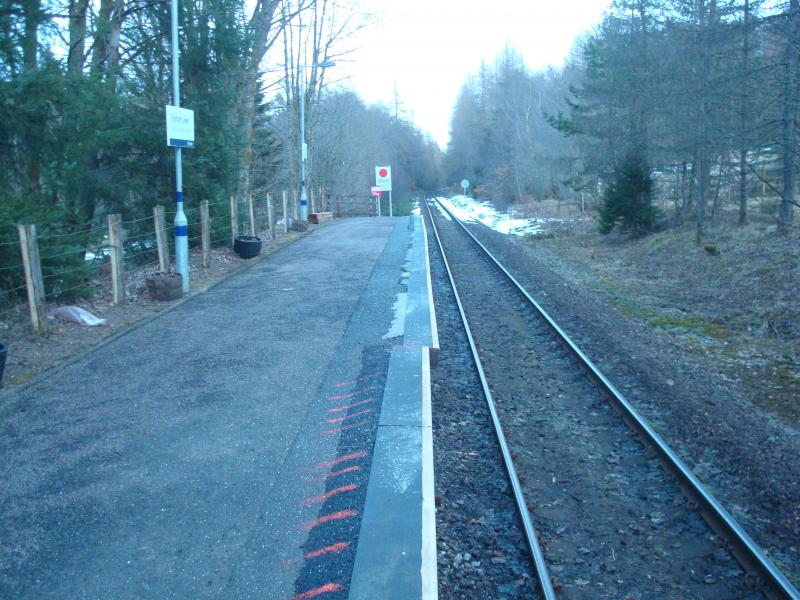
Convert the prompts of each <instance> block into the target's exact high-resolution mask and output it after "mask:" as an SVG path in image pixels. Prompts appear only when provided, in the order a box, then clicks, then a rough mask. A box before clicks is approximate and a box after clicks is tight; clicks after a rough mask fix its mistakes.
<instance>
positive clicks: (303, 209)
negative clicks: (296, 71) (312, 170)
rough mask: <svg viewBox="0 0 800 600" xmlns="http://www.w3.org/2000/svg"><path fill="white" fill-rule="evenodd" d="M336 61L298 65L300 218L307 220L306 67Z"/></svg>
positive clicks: (322, 66)
mask: <svg viewBox="0 0 800 600" xmlns="http://www.w3.org/2000/svg"><path fill="white" fill-rule="evenodd" d="M335 66H336V62H335V61H332V60H325V61H322V62H321V63H319V64H316V65H300V220H301V221H308V195H307V194H306V158H308V146H307V145H306V69H307V68H308V67H318V68H322V69H327V68H328V67H335Z"/></svg>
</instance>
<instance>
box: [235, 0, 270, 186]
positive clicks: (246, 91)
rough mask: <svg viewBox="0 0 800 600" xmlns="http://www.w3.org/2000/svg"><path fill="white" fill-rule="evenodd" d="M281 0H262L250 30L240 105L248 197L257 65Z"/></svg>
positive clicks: (242, 178) (267, 44)
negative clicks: (250, 38)
mask: <svg viewBox="0 0 800 600" xmlns="http://www.w3.org/2000/svg"><path fill="white" fill-rule="evenodd" d="M278 1H279V0H259V2H258V3H257V4H256V8H255V10H254V11H253V16H252V18H251V19H250V31H251V33H252V36H253V45H252V46H251V48H250V54H249V56H247V57H246V58H245V61H244V62H245V67H244V71H243V80H242V92H241V94H242V95H241V97H240V105H241V107H242V108H241V111H240V114H241V115H242V134H243V138H244V149H243V153H242V167H241V176H240V188H241V192H242V195H243V196H244V197H245V198H247V197H248V195H249V194H250V193H251V190H250V166H251V165H252V163H253V135H254V133H255V120H256V94H257V93H258V78H259V70H258V67H259V65H260V64H261V60H262V59H263V58H264V55H265V54H266V52H267V50H268V49H269V47H270V46H271V45H272V44H271V41H270V36H269V33H270V29H271V28H272V25H273V18H274V15H275V9H276V8H277V7H278Z"/></svg>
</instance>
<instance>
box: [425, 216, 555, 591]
mask: <svg viewBox="0 0 800 600" xmlns="http://www.w3.org/2000/svg"><path fill="white" fill-rule="evenodd" d="M424 204H425V207H426V209H427V211H428V218H429V220H430V224H431V229H433V234H434V237H435V238H436V244H437V245H438V247H439V253H440V254H441V256H442V261H444V266H445V269H446V270H447V276H448V278H449V279H450V286H451V288H452V290H453V295H454V296H455V299H456V304H457V305H458V312H459V313H461V321H462V322H463V324H464V331H465V332H466V334H467V340H468V341H469V347H470V350H471V352H472V360H473V361H474V363H475V368H476V369H477V371H478V377H479V378H480V380H481V387H483V394H484V396H485V397H486V404H487V405H488V407H489V413H490V414H491V416H492V423H493V424H494V432H495V435H496V436H497V442H498V444H499V445H500V452H501V454H502V455H503V463H504V464H505V468H506V473H507V474H508V479H509V481H510V483H511V489H512V490H513V492H514V500H515V501H516V504H517V511H518V512H519V516H520V519H521V520H522V528H523V530H524V532H525V538H526V539H527V540H528V547H529V549H530V552H531V557H532V558H533V563H534V567H535V570H536V577H537V579H538V581H539V589H540V591H541V592H542V595H543V596H544V598H545V600H556V593H555V590H554V589H553V583H552V581H551V580H550V573H549V572H548V569H547V563H546V562H545V559H544V553H543V552H542V548H541V546H540V545H539V540H538V538H537V537H536V529H535V527H534V525H533V519H532V518H531V515H530V512H529V511H528V505H527V503H526V502H525V496H524V495H523V493H522V486H521V485H520V482H519V477H518V476H517V470H516V469H515V468H514V461H513V460H512V459H511V452H510V451H509V449H508V443H507V442H506V436H505V433H503V426H502V425H501V424H500V418H499V416H498V415H497V407H496V406H495V403H494V397H493V396H492V391H491V390H490V389H489V383H488V381H487V380H486V374H485V373H484V371H483V366H482V365H481V359H480V357H479V355H478V348H477V346H476V345H475V340H474V338H473V337H472V331H471V330H470V326H469V321H468V319H467V314H466V313H465V312H464V306H463V305H462V304H461V297H460V296H459V295H458V290H457V289H456V282H455V279H454V278H453V272H452V271H451V270H450V263H449V262H448V261H447V256H446V255H445V253H444V246H443V245H442V240H441V238H440V237H439V231H438V229H437V228H436V224H435V223H434V222H433V215H432V214H431V209H430V206H428V202H427V201H426V202H424Z"/></svg>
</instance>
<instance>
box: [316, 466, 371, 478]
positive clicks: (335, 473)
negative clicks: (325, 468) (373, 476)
mask: <svg viewBox="0 0 800 600" xmlns="http://www.w3.org/2000/svg"><path fill="white" fill-rule="evenodd" d="M360 470H361V467H359V466H358V465H353V466H352V467H347V468H345V469H339V470H338V471H332V472H331V473H326V474H325V475H322V476H321V477H315V478H314V481H326V480H328V479H333V478H334V477H339V476H340V475H346V474H347V473H354V472H356V471H360Z"/></svg>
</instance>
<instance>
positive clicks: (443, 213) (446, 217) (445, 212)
mask: <svg viewBox="0 0 800 600" xmlns="http://www.w3.org/2000/svg"><path fill="white" fill-rule="evenodd" d="M440 200H444V198H440ZM436 208H437V209H438V210H439V212H440V213H442V216H443V217H444V218H445V219H447V220H448V221H452V220H453V218H452V217H451V216H450V215H449V214H447V211H446V210H445V209H443V208H442V205H441V204H439V203H438V202H437V203H436Z"/></svg>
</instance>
